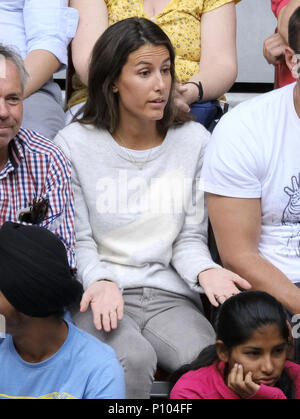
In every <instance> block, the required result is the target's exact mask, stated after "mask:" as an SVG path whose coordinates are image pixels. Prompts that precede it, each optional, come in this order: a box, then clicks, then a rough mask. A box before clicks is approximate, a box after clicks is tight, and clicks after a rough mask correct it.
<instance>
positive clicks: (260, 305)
mask: <svg viewBox="0 0 300 419" xmlns="http://www.w3.org/2000/svg"><path fill="white" fill-rule="evenodd" d="M215 326H216V334H217V340H216V344H215V345H211V346H209V347H207V348H206V349H204V350H203V351H202V352H201V353H200V355H199V356H198V358H197V359H196V360H195V361H194V362H193V363H192V364H190V365H188V366H186V367H183V368H182V369H180V370H179V371H178V373H177V374H176V375H175V376H174V377H173V381H174V382H175V381H177V380H178V381H177V382H176V384H175V386H174V387H173V389H172V391H171V394H170V398H171V399H299V398H300V366H299V365H298V364H295V363H293V362H290V361H288V360H287V356H288V352H289V350H290V349H291V348H290V345H291V334H290V328H289V325H288V322H287V317H286V312H285V310H284V309H283V307H282V305H281V304H280V303H279V302H278V301H277V300H276V299H275V298H274V297H272V296H271V295H269V294H267V293H265V292H262V291H246V292H243V293H240V294H238V295H235V296H233V297H231V298H229V299H228V300H227V301H225V302H224V304H223V305H222V306H221V308H220V310H219V313H218V317H217V320H216V325H215ZM179 377H180V378H179Z"/></svg>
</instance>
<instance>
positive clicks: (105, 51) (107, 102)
mask: <svg viewBox="0 0 300 419" xmlns="http://www.w3.org/2000/svg"><path fill="white" fill-rule="evenodd" d="M145 44H151V45H155V46H162V45H163V46H165V47H166V48H167V49H168V51H169V54H170V61H171V67H170V72H171V77H172V85H171V93H170V97H169V100H168V103H167V105H166V107H165V111H164V116H163V118H162V119H161V120H160V121H157V128H158V131H159V132H160V133H162V134H165V133H166V131H167V130H168V128H169V127H170V126H171V125H173V124H176V123H177V124H178V123H184V122H186V121H189V120H191V119H192V117H190V115H189V114H188V113H186V112H184V113H182V112H180V111H176V109H175V106H174V103H173V89H174V84H175V80H176V76H175V53H174V49H173V47H172V44H171V41H170V40H169V38H168V36H167V35H166V34H165V33H164V32H163V31H162V30H161V29H160V27H159V26H157V25H156V24H155V23H153V22H151V21H150V20H147V19H143V18H129V19H124V20H122V21H120V22H117V23H115V24H114V25H112V26H110V27H109V28H108V29H106V31H105V32H104V33H103V34H102V35H101V36H100V38H99V39H98V41H97V42H96V44H95V46H94V49H93V53H92V58H91V63H90V69H89V85H88V99H87V102H86V104H85V105H84V107H83V116H82V117H80V118H76V117H75V120H77V121H78V122H80V123H81V124H92V125H94V126H96V127H97V128H105V129H107V130H108V131H109V132H111V133H113V132H114V131H115V130H116V129H117V127H118V126H119V117H120V115H119V95H118V94H115V93H113V84H114V83H115V82H116V80H118V78H119V77H120V75H121V72H122V69H123V67H124V65H125V64H126V62H127V59H128V56H129V55H130V54H131V53H132V52H134V51H136V50H137V49H139V48H140V47H142V46H143V45H145ZM81 112H82V110H81V111H80V113H81Z"/></svg>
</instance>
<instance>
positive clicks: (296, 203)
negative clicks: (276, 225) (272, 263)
mask: <svg viewBox="0 0 300 419" xmlns="http://www.w3.org/2000/svg"><path fill="white" fill-rule="evenodd" d="M283 189H284V192H285V193H286V194H287V195H288V197H289V201H288V204H287V206H286V207H285V209H284V211H283V214H282V219H281V223H282V225H287V226H291V230H292V234H291V235H290V237H289V238H288V241H287V249H286V250H287V253H288V254H289V255H291V256H295V255H296V256H300V173H298V178H297V177H296V176H292V178H291V187H290V186H285V187H284V188H283Z"/></svg>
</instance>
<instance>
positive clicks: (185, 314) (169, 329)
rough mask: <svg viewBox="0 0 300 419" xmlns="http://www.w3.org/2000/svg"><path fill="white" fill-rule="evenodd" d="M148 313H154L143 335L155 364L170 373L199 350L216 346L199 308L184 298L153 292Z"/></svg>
mask: <svg viewBox="0 0 300 419" xmlns="http://www.w3.org/2000/svg"><path fill="white" fill-rule="evenodd" d="M199 299H200V296H199ZM150 306H151V308H150ZM151 312H152V313H153V314H154V313H155V314H154V315H153V316H151V314H150V316H149V320H148V321H147V323H146V325H145V327H144V328H143V330H142V333H143V336H144V337H145V338H146V339H147V340H148V341H149V342H150V343H151V345H152V346H153V348H154V349H155V351H156V354H157V359H158V365H159V366H160V367H161V368H163V369H164V370H165V371H167V372H169V373H172V372H174V371H176V370H177V369H178V368H180V367H181V366H183V365H184V364H188V363H190V362H191V361H193V360H194V359H195V358H196V357H197V356H198V355H199V353H200V352H201V350H202V349H204V348H205V347H206V346H208V345H211V344H213V343H215V331H214V329H213V327H212V325H211V324H210V322H209V321H208V320H207V319H206V318H205V317H204V315H203V313H202V312H201V311H200V309H199V307H196V305H195V304H194V303H193V302H192V301H191V300H189V299H187V298H185V297H183V296H180V295H178V294H174V293H168V292H165V291H161V290H153V292H152V295H151V298H150V299H149V313H151Z"/></svg>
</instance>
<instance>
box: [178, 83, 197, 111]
mask: <svg viewBox="0 0 300 419" xmlns="http://www.w3.org/2000/svg"><path fill="white" fill-rule="evenodd" d="M198 96H199V89H198V88H197V86H195V85H194V84H178V83H177V84H176V86H175V91H174V102H175V105H176V107H177V108H178V109H180V110H182V111H183V112H189V111H190V104H191V103H193V102H195V101H196V100H197V99H198Z"/></svg>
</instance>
